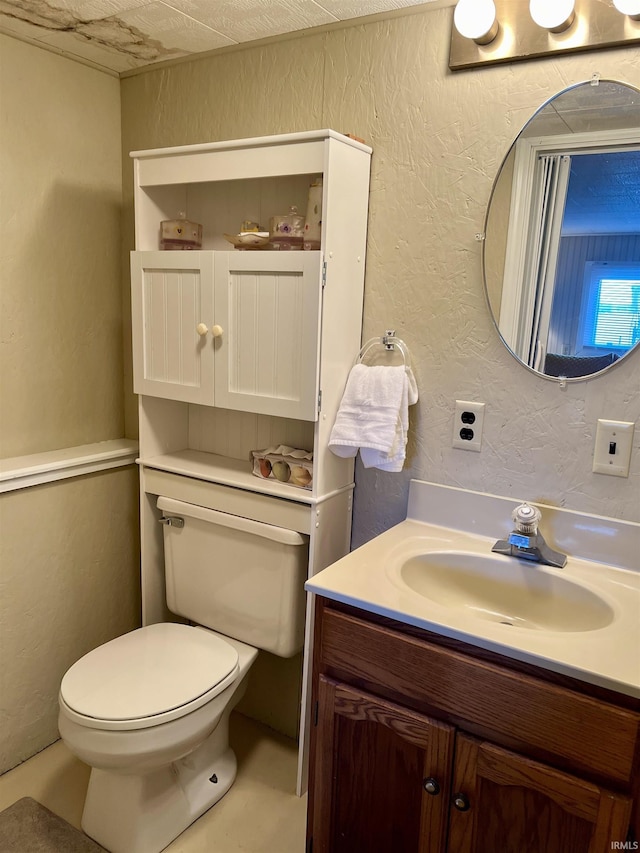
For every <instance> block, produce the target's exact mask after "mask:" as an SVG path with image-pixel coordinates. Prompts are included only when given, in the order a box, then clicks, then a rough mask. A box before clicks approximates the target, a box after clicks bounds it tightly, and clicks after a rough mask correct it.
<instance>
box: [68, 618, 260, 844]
mask: <svg viewBox="0 0 640 853" xmlns="http://www.w3.org/2000/svg"><path fill="white" fill-rule="evenodd" d="M257 653H258V652H257V649H255V648H253V647H252V646H248V645H246V644H245V643H242V642H240V641H238V640H235V639H232V638H230V637H223V636H222V635H220V634H217V633H216V632H213V631H210V630H208V629H205V628H201V627H194V626H189V625H182V624H176V623H167V624H157V625H149V626H147V627H145V628H140V629H138V630H136V631H132V632H131V633H129V634H125V635H124V636H122V637H118V638H117V639H115V640H112V641H111V642H110V643H106V644H105V645H104V646H101V647H99V648H98V649H95V650H94V651H93V652H90V653H89V654H88V655H85V657H84V658H81V659H80V660H79V661H78V662H77V663H76V664H74V666H72V667H71V669H70V670H69V671H68V672H67V674H66V675H65V677H64V678H63V680H62V684H61V687H60V696H59V705H60V712H59V718H58V725H59V729H60V735H61V737H62V738H63V740H64V741H65V742H66V744H67V746H68V747H69V749H70V750H71V752H73V753H74V754H75V755H77V756H78V758H80V759H81V760H82V761H85V762H86V763H87V764H89V765H90V766H91V767H92V768H93V769H92V771H91V777H90V781H89V788H88V792H87V799H86V802H85V808H84V812H83V816H82V828H83V830H84V831H85V832H86V834H87V835H89V836H90V837H91V838H93V839H95V840H96V841H97V842H98V843H99V844H101V845H102V846H103V847H105V848H106V849H107V850H109V851H112V853H156V851H159V850H162V849H163V848H164V847H166V845H167V844H169V843H170V842H171V841H172V840H173V839H174V838H175V837H176V836H177V835H179V833H180V832H182V831H183V830H184V829H186V827H187V826H189V825H190V824H191V823H192V822H193V821H194V820H196V819H197V818H198V817H199V816H200V815H201V814H203V813H204V812H205V811H206V810H207V809H209V808H210V807H211V806H212V805H214V804H215V803H216V802H217V801H218V800H219V799H220V798H221V797H222V796H223V795H224V794H225V793H226V792H227V791H228V790H229V788H230V787H231V784H232V783H233V780H234V778H235V775H236V759H235V756H234V754H233V752H232V750H231V749H230V747H229V742H228V721H229V715H230V713H231V710H232V709H233V707H234V706H235V705H236V704H237V702H238V701H239V700H240V698H241V697H242V695H243V693H244V690H245V688H246V683H247V674H248V672H249V669H250V667H251V664H252V663H253V661H254V660H255V658H256V655H257Z"/></svg>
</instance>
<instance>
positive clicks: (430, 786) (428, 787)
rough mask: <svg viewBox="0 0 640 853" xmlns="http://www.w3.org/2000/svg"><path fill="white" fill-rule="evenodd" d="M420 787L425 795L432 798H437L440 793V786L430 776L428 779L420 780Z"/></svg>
mask: <svg viewBox="0 0 640 853" xmlns="http://www.w3.org/2000/svg"><path fill="white" fill-rule="evenodd" d="M422 787H423V788H424V789H425V791H426V792H427V794H432V796H434V797H435V796H437V795H438V794H439V793H440V785H439V783H438V780H437V779H434V778H433V777H432V776H430V777H429V778H428V779H423V780H422Z"/></svg>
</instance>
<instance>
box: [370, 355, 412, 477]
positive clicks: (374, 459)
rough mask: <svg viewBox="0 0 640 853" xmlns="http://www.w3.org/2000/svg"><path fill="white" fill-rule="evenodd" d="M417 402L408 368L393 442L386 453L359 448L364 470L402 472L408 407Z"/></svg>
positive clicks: (407, 429)
mask: <svg viewBox="0 0 640 853" xmlns="http://www.w3.org/2000/svg"><path fill="white" fill-rule="evenodd" d="M417 402H418V386H417V385H416V380H415V377H414V375H413V371H412V370H411V368H410V367H407V368H405V375H404V382H403V388H402V400H401V403H400V409H399V411H398V416H397V420H396V430H395V440H394V443H393V447H392V448H391V449H390V450H389V452H388V453H382V452H380V451H379V450H372V449H371V448H368V447H361V448H360V458H361V459H362V464H363V465H364V467H365V468H379V469H380V470H381V471H402V467H403V465H404V460H405V456H406V449H407V438H408V434H409V408H408V407H409V406H413V405H414V403H417Z"/></svg>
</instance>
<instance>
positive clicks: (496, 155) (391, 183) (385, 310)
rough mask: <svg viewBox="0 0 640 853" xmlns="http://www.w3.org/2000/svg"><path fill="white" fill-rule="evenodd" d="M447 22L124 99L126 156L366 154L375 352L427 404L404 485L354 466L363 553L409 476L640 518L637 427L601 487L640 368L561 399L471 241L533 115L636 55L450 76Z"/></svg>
mask: <svg viewBox="0 0 640 853" xmlns="http://www.w3.org/2000/svg"><path fill="white" fill-rule="evenodd" d="M451 14H452V10H451V9H440V10H427V11H425V12H422V13H419V14H412V15H409V16H406V17H398V18H394V19H390V20H386V21H379V22H374V23H368V24H365V25H360V26H354V27H348V28H345V29H340V30H336V31H333V32H328V33H323V34H316V35H310V36H307V37H300V38H296V39H293V40H291V41H286V42H281V43H276V44H273V45H267V46H261V47H260V46H256V47H253V48H249V49H245V50H238V51H236V52H233V53H228V54H223V55H219V56H214V57H210V58H205V59H201V60H197V61H192V62H189V63H187V64H184V65H176V66H175V67H172V68H166V69H160V70H156V71H152V72H149V73H146V74H143V75H140V76H137V77H132V78H129V79H125V80H123V82H122V99H123V145H124V148H123V152H124V154H125V157H126V154H127V153H128V152H129V151H130V150H132V149H141V148H147V147H156V146H165V145H177V144H188V143H196V142H205V141H207V140H219V139H224V138H236V137H242V136H257V135H262V134H269V133H278V132H286V131H297V130H307V129H313V128H320V127H332V128H335V129H336V130H341V131H347V132H348V131H351V132H354V133H356V134H358V135H359V136H362V137H364V139H365V140H366V141H367V142H369V143H370V144H371V145H372V147H373V150H374V154H373V163H372V181H371V196H370V216H369V239H368V255H367V275H366V291H365V293H366V295H365V323H364V337H365V338H368V337H370V336H372V335H376V334H381V332H382V331H383V330H384V329H385V328H395V329H396V330H397V333H398V334H399V335H401V336H402V337H403V338H404V340H405V341H406V342H407V344H408V345H409V347H410V350H411V353H412V356H413V364H414V368H415V373H416V377H417V381H418V385H419V389H420V395H421V397H420V402H419V404H418V405H417V406H416V407H414V410H413V411H412V416H411V439H410V445H409V458H408V464H407V466H406V470H405V471H404V472H403V473H402V474H400V475H398V474H388V473H381V472H376V471H371V470H369V471H365V470H363V469H362V468H361V467H360V465H359V463H358V469H357V482H358V486H359V488H358V489H357V490H356V500H355V518H354V544H356V545H357V544H360V543H362V542H363V541H365V540H366V539H368V538H370V537H371V536H373V535H374V534H375V533H377V532H379V531H381V530H383V529H385V528H386V527H388V526H390V525H391V524H393V523H395V522H397V521H399V520H401V519H402V518H403V517H404V514H405V511H406V496H407V488H408V483H409V479H410V478H411V477H419V478H422V479H426V480H431V481H433V482H437V483H445V484H449V485H454V486H461V487H464V488H468V489H476V490H480V491H488V492H492V493H495V494H502V495H507V496H513V497H514V498H528V499H530V500H541V501H546V502H551V503H554V504H558V505H561V506H567V507H570V508H573V509H577V510H582V511H586V512H595V513H599V514H602V515H611V516H615V517H619V518H624V519H636V520H637V519H640V500H639V498H640V427H639V428H637V429H636V433H635V441H634V455H633V460H632V468H631V476H630V477H629V479H620V478H615V477H606V476H603V475H600V474H594V473H592V471H591V463H592V452H593V439H594V435H595V427H596V421H597V419H598V418H601V417H606V418H614V419H620V420H629V421H636V420H637V419H638V417H639V415H640V352H636V353H634V354H633V355H632V356H631V357H629V358H628V359H627V360H626V361H624V362H623V363H622V364H620V365H618V366H617V367H616V368H615V369H614V370H612V371H611V372H610V373H609V374H608V375H606V376H603V377H600V378H597V379H591V380H588V381H586V382H580V383H575V384H571V385H570V386H569V387H568V388H567V389H566V390H560V389H559V387H558V385H557V384H555V383H552V382H549V381H547V380H544V379H542V378H540V377H537V376H535V375H533V374H531V373H529V372H528V371H526V370H525V369H524V368H522V367H521V366H520V365H519V364H518V363H517V362H516V361H515V360H514V359H513V357H512V356H511V355H510V354H509V353H508V352H507V351H506V350H505V349H504V348H503V346H502V344H501V343H500V341H499V339H498V335H497V334H496V332H495V329H494V327H493V324H492V321H491V319H490V316H489V313H488V310H487V307H486V304H485V297H484V292H483V283H482V273H481V244H480V243H479V242H478V241H476V239H475V235H476V233H477V232H481V231H482V230H483V225H484V215H485V210H486V206H487V202H488V199H489V195H490V192H491V187H492V184H493V180H494V178H495V176H496V174H497V172H498V169H499V167H500V163H501V161H502V159H503V157H504V156H505V154H506V152H507V150H508V148H509V146H510V145H511V143H512V142H513V140H514V139H515V137H516V136H517V135H518V133H519V131H520V129H521V128H522V126H523V125H524V123H525V122H526V121H527V119H528V118H529V117H530V116H531V115H532V114H533V113H534V112H535V110H536V109H537V108H538V107H539V106H540V105H541V104H542V103H543V102H544V101H546V100H547V99H548V98H549V97H551V96H552V95H554V94H555V93H556V92H558V91H560V90H561V89H563V88H565V87H566V86H568V85H571V84H573V83H576V82H580V81H584V80H587V79H589V78H590V77H591V75H592V74H593V73H594V72H599V73H600V74H601V76H602V77H611V78H614V79H618V80H621V81H623V82H627V83H631V84H633V85H635V86H639V87H640V56H639V55H638V51H637V50H632V49H629V48H622V49H615V50H604V51H597V52H591V53H586V54H575V55H570V56H563V57H559V58H558V57H556V58H550V59H542V60H534V61H525V62H517V63H513V64H510V65H505V66H493V67H488V68H484V69H481V70H478V71H467V72H458V73H456V74H453V73H451V72H449V70H448V68H447V60H448V45H449V35H450V25H451V24H450V18H451ZM123 166H124V175H125V181H124V193H125V203H126V211H127V215H126V220H125V242H126V241H127V240H128V242H129V247H130V246H131V245H132V240H133V236H132V235H133V232H132V226H131V192H132V176H131V167H130V164H129V163H127V162H124V163H123ZM456 399H462V400H478V401H484V402H485V403H486V404H487V409H486V416H485V422H484V441H483V448H482V452H481V453H469V452H465V451H460V450H454V449H452V447H451V438H452V430H453V407H454V402H455V400H456Z"/></svg>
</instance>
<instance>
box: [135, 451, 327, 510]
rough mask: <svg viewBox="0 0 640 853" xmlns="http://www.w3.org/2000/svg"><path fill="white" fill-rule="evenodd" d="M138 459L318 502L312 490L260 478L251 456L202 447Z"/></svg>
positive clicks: (229, 483)
mask: <svg viewBox="0 0 640 853" xmlns="http://www.w3.org/2000/svg"><path fill="white" fill-rule="evenodd" d="M137 461H138V462H139V463H140V464H141V465H144V466H145V467H147V468H156V469H158V470H160V471H168V472H170V473H172V474H182V475H184V476H187V477H195V478H196V479H198V480H207V481H209V482H211V483H221V484H222V485H224V486H233V487H234V488H236V489H245V490H246V491H250V492H259V493H260V494H263V495H272V496H273V497H278V498H286V499H287V500H291V501H297V502H298V503H306V504H312V503H316V499H315V498H314V496H313V493H312V492H311V491H310V490H309V489H300V488H298V487H296V486H289V485H288V484H287V483H280V482H279V481H277V480H263V479H261V478H260V477H256V476H255V474H252V473H251V463H250V462H249V460H248V459H247V460H246V462H245V461H243V460H240V459H231V458H229V457H227V456H218V455H217V454H215V453H205V452H204V451H201V450H179V451H176V452H175V453H163V454H162V455H161V456H151V457H149V458H140V459H138V460H137Z"/></svg>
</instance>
